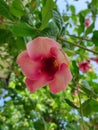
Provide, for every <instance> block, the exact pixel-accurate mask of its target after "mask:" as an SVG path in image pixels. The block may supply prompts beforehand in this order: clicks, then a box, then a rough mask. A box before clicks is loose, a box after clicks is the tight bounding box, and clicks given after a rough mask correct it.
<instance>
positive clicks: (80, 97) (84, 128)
mask: <svg viewBox="0 0 98 130" xmlns="http://www.w3.org/2000/svg"><path fill="white" fill-rule="evenodd" d="M78 97H79V104H80V113H81V118H82V123H83V127H82V128H83V130H86V129H85V123H84V120H83V111H82V104H81V97H80V95H79V94H78Z"/></svg>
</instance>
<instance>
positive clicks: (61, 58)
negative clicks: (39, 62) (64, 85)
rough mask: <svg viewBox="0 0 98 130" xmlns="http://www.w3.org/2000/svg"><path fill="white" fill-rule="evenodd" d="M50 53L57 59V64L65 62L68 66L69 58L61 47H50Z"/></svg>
mask: <svg viewBox="0 0 98 130" xmlns="http://www.w3.org/2000/svg"><path fill="white" fill-rule="evenodd" d="M50 53H51V54H52V55H53V56H54V57H55V58H56V59H57V61H58V63H59V64H62V63H65V64H66V65H68V66H69V60H68V57H67V55H66V53H64V52H63V51H62V50H61V49H58V48H55V47H52V48H51V49H50Z"/></svg>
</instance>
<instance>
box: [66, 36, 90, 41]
mask: <svg viewBox="0 0 98 130" xmlns="http://www.w3.org/2000/svg"><path fill="white" fill-rule="evenodd" d="M66 35H68V36H70V37H73V38H78V39H80V40H85V41H89V42H91V41H92V39H87V38H84V37H78V36H75V35H71V34H66Z"/></svg>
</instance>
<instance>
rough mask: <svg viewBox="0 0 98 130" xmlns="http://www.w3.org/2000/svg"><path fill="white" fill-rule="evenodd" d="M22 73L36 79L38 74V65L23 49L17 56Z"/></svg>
mask: <svg viewBox="0 0 98 130" xmlns="http://www.w3.org/2000/svg"><path fill="white" fill-rule="evenodd" d="M17 63H18V64H19V65H20V67H21V69H22V72H23V74H24V75H25V76H26V77H28V78H30V79H38V78H39V76H40V70H39V65H38V63H37V62H34V61H32V60H31V59H30V57H29V56H28V53H27V51H23V52H22V53H21V54H20V55H19V56H18V58H17Z"/></svg>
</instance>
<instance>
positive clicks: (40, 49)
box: [27, 37, 61, 60]
mask: <svg viewBox="0 0 98 130" xmlns="http://www.w3.org/2000/svg"><path fill="white" fill-rule="evenodd" d="M51 47H56V48H61V46H60V44H59V43H57V42H56V41H54V40H52V39H50V38H47V37H38V38H36V39H34V40H32V41H30V42H29V43H28V44H27V51H28V54H29V56H30V57H31V58H32V59H33V60H36V59H39V58H41V57H42V56H47V54H48V53H49V50H50V48H51Z"/></svg>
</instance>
